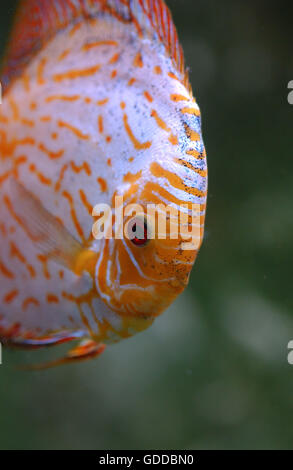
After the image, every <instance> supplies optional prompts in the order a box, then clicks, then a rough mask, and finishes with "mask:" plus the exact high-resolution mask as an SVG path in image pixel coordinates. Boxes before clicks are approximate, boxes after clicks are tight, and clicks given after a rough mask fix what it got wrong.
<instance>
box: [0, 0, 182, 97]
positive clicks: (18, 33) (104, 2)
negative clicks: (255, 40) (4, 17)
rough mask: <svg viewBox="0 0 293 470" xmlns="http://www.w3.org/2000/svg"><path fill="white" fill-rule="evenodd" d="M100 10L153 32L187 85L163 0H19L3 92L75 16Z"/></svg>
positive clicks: (141, 30)
mask: <svg viewBox="0 0 293 470" xmlns="http://www.w3.org/2000/svg"><path fill="white" fill-rule="evenodd" d="M103 13H104V14H108V15H110V16H113V17H115V18H116V19H118V20H120V21H121V22H123V23H129V24H134V25H135V26H136V27H137V30H138V34H140V35H142V36H146V35H147V36H150V37H151V38H153V37H154V34H155V35H156V37H157V38H158V40H159V41H160V42H161V43H162V44H164V46H165V48H166V52H167V53H168V54H169V56H170V57H171V58H172V60H173V62H174V64H175V67H176V69H177V70H178V72H179V73H180V74H182V77H183V78H182V80H183V82H184V83H185V84H186V86H190V85H189V80H188V72H187V71H186V70H185V64H184V56H183V51H182V47H181V45H180V42H179V39H178V35H177V31H176V27H175V25H174V22H173V20H172V16H171V13H170V10H169V8H168V7H167V5H166V3H165V1H164V0H82V1H81V0H42V2H40V0H22V1H21V2H20V7H19V10H18V14H17V16H16V21H15V25H14V29H13V32H12V35H11V40H10V48H9V49H8V51H7V54H6V59H5V61H4V69H3V73H2V77H1V82H2V84H3V89H4V92H5V90H6V89H7V87H8V86H9V84H10V83H11V82H12V81H13V79H14V78H16V77H17V76H19V75H20V74H21V72H22V71H23V69H24V68H25V66H26V65H27V64H28V62H29V61H30V59H31V58H32V57H33V56H34V55H35V54H36V53H37V52H38V50H40V49H41V48H42V47H43V46H44V44H45V43H46V42H47V41H48V40H49V39H51V38H52V37H53V36H54V35H55V34H56V33H57V32H58V31H60V30H62V29H65V28H66V27H67V26H68V25H70V24H71V23H74V22H76V21H77V20H78V19H88V18H93V17H96V16H98V15H100V14H103Z"/></svg>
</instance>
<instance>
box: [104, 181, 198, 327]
mask: <svg viewBox="0 0 293 470" xmlns="http://www.w3.org/2000/svg"><path fill="white" fill-rule="evenodd" d="M134 192H135V191H133V189H132V190H131V194H133V193H134ZM128 194H129V192H128ZM125 196H126V197H125V199H123V201H124V202H123V213H121V216H120V222H121V224H120V229H119V228H118V230H117V226H118V225H119V224H118V222H117V220H116V223H115V224H113V227H114V226H115V229H116V232H115V231H113V236H111V237H109V239H105V240H103V248H102V250H101V256H100V258H99V261H98V263H97V267H96V285H97V290H98V292H99V294H100V296H101V298H103V299H104V300H105V301H106V303H108V304H109V305H110V306H111V308H113V309H114V310H115V311H116V312H118V313H121V314H124V315H128V316H131V317H133V318H135V317H138V318H145V319H147V318H155V317H157V316H158V315H160V314H161V313H162V312H163V311H164V310H165V309H166V308H167V307H168V306H169V305H170V304H171V303H172V302H173V301H174V300H175V298H176V297H177V296H178V295H179V294H181V293H182V292H183V291H184V289H185V288H186V286H187V285H188V282H189V277H190V272H191V269H192V267H193V264H194V262H195V259H196V257H197V253H198V251H199V248H200V244H201V242H202V238H203V216H202V207H201V206H200V205H197V204H192V203H186V204H184V206H177V205H176V204H169V205H165V204H163V203H162V201H158V200H157V197H154V196H153V195H152V191H151V185H150V186H149V185H148V184H147V185H146V186H145V189H144V191H142V192H139V195H135V196H134V197H131V198H129V197H128V195H125ZM116 209H117V208H116ZM118 212H119V211H118Z"/></svg>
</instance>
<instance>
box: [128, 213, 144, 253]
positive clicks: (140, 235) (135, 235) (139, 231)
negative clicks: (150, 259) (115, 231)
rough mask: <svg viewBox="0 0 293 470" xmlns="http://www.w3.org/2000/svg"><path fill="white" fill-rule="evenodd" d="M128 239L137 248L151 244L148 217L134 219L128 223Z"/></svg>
mask: <svg viewBox="0 0 293 470" xmlns="http://www.w3.org/2000/svg"><path fill="white" fill-rule="evenodd" d="M127 232H128V238H129V240H131V242H132V243H133V244H134V245H135V246H139V247H142V246H145V245H147V243H148V242H149V238H148V224H147V219H146V217H139V216H137V217H134V218H133V219H131V220H130V222H129V223H128V228H127Z"/></svg>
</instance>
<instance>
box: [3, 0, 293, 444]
mask: <svg viewBox="0 0 293 470" xmlns="http://www.w3.org/2000/svg"><path fill="white" fill-rule="evenodd" d="M166 3H167V4H168V5H169V6H170V8H171V10H172V13H173V17H174V20H175V24H176V26H177V28H178V31H179V36H180V38H181V42H182V44H183V48H184V51H185V56H186V63H187V65H188V66H189V68H190V75H191V83H192V87H193V91H194V94H195V96H196V98H197V100H198V102H199V104H200V107H201V111H202V119H203V134H204V139H205V144H206V147H207V154H208V163H209V200H208V215H207V222H206V235H205V241H204V245H203V247H202V249H201V252H200V255H199V258H198V260H197V262H196V264H195V267H194V269H193V272H192V276H191V280H190V285H189V287H188V289H187V290H186V292H185V293H184V294H183V295H182V296H181V297H180V298H179V299H178V300H177V301H176V302H175V303H174V304H173V306H172V307H171V308H170V309H169V311H167V312H166V313H165V314H164V315H163V316H162V317H161V318H159V319H158V320H157V321H156V322H155V324H154V326H153V327H152V328H151V329H149V330H148V331H146V332H145V333H142V334H140V335H138V336H135V337H133V338H131V339H129V340H127V341H125V342H121V343H120V344H118V345H115V346H112V347H109V348H108V349H107V350H106V352H105V353H104V354H103V356H101V357H100V358H98V359H97V360H93V361H89V362H86V363H81V364H77V365H70V366H65V367H60V368H57V369H53V370H48V371H44V372H37V373H36V372H22V371H17V370H15V365H16V364H19V363H23V362H25V363H32V362H40V361H43V360H48V359H49V358H52V357H53V356H54V357H56V355H57V356H58V357H59V356H60V355H61V353H62V352H63V350H64V348H62V347H61V348H57V349H56V348H54V350H46V351H42V352H34V353H32V352H29V353H28V352H21V351H8V350H4V351H3V365H1V366H0V449H109V450H111V449H150V448H152V449H183V448H184V449H246V448H249V449H260V448H261V449H284V448H290V449H292V448H293V366H292V365H291V366H290V365H289V364H288V358H287V356H288V343H289V341H290V340H293V286H292V281H293V273H292V271H293V262H292V261H293V243H292V242H293V210H292V209H293V105H290V104H289V103H288V93H289V90H288V82H289V81H291V80H293V50H292V18H293V2H292V1H290V2H289V1H284V0H283V1H282V2H278V1H270V0H266V1H265V0H254V1H253V0H249V1H245V2H244V1H243V0H242V1H241V0H221V1H219V0H169V1H167V2H166ZM16 4H17V1H15V0H1V4H0V13H1V14H0V49H1V50H0V54H2V53H3V50H4V47H5V43H6V42H7V40H8V34H9V29H10V27H11V21H12V18H13V12H14V9H15V6H16ZM67 348H68V346H67V347H65V350H66V349H67Z"/></svg>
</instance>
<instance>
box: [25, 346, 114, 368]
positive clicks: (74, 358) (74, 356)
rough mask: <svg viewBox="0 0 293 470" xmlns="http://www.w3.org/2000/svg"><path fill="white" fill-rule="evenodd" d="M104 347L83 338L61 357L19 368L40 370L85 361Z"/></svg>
mask: <svg viewBox="0 0 293 470" xmlns="http://www.w3.org/2000/svg"><path fill="white" fill-rule="evenodd" d="M105 348H106V346H105V345H104V344H102V343H96V342H95V341H93V340H91V339H85V340H83V341H82V342H81V343H79V344H78V345H77V346H76V347H75V348H73V349H71V350H70V351H68V353H67V354H66V355H65V356H64V357H63V358H60V359H56V360H53V361H50V362H47V363H43V364H34V365H28V366H27V365H24V366H20V369H21V370H27V371H40V370H46V369H51V368H53V367H57V366H61V365H65V364H73V363H76V362H81V361H87V360H89V359H94V358H95V357H98V356H100V355H101V354H102V353H103V352H104V350H105Z"/></svg>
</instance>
